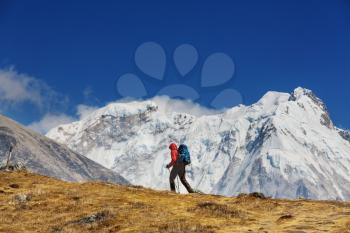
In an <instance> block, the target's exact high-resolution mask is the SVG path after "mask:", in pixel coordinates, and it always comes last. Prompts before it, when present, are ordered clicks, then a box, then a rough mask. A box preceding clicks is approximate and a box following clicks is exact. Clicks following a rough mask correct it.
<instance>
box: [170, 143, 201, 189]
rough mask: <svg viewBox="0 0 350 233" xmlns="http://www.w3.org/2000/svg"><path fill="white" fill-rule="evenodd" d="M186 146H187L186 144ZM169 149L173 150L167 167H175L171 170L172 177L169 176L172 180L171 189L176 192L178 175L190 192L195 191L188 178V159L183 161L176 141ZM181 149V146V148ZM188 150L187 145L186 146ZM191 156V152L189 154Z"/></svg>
mask: <svg viewBox="0 0 350 233" xmlns="http://www.w3.org/2000/svg"><path fill="white" fill-rule="evenodd" d="M183 146H184V145H181V146H180V147H183ZM185 147H186V146H185ZM169 149H170V151H171V153H170V154H171V162H170V163H169V164H168V165H166V168H167V169H169V168H171V167H173V168H172V169H171V172H170V177H169V181H170V189H171V191H172V192H175V191H176V190H175V178H176V177H177V176H179V177H180V180H181V183H182V184H183V186H185V188H186V189H187V191H188V192H189V193H194V191H193V189H192V188H191V186H190V185H189V183H188V182H187V180H186V177H185V175H186V169H185V167H186V165H187V164H188V163H187V162H186V161H183V159H181V158H180V156H179V152H178V149H177V145H176V144H175V143H172V144H170V146H169ZM179 149H180V148H179ZM186 150H187V147H186ZM188 156H189V154H188Z"/></svg>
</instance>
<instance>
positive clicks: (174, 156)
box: [167, 150, 177, 168]
mask: <svg viewBox="0 0 350 233" xmlns="http://www.w3.org/2000/svg"><path fill="white" fill-rule="evenodd" d="M176 159H177V151H176V150H172V151H171V162H170V163H169V164H168V165H167V167H168V168H170V167H172V166H174V164H175V163H176Z"/></svg>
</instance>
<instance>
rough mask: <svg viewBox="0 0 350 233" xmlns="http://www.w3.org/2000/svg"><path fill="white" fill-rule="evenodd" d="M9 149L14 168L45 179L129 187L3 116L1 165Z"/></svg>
mask: <svg viewBox="0 0 350 233" xmlns="http://www.w3.org/2000/svg"><path fill="white" fill-rule="evenodd" d="M10 147H13V148H14V149H13V152H12V157H11V160H10V162H11V164H18V163H21V164H22V165H24V166H25V167H26V168H27V169H28V170H30V171H33V172H36V173H39V174H42V175H46V176H52V177H56V178H59V179H62V180H66V181H91V180H101V181H109V182H114V183H120V184H127V183H128V182H127V181H126V180H125V179H124V178H123V177H121V176H120V175H118V174H117V173H116V172H114V171H111V170H109V169H107V168H105V167H103V166H101V165H100V164H98V163H96V162H94V161H92V160H90V159H88V158H86V157H84V156H82V155H80V154H78V153H76V152H74V151H72V150H70V149H69V148H67V146H64V145H60V144H58V143H57V142H55V141H53V140H51V139H49V138H47V137H44V136H42V135H40V134H38V133H36V132H34V131H32V130H30V129H26V128H24V127H23V126H21V125H19V124H18V123H16V122H14V121H12V120H10V119H8V118H6V117H4V116H2V115H0V164H2V165H4V164H6V162H7V159H8V152H9V148H10Z"/></svg>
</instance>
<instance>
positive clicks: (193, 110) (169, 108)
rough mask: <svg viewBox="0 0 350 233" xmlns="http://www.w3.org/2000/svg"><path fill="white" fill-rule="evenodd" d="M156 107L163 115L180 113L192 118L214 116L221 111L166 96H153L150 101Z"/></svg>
mask: <svg viewBox="0 0 350 233" xmlns="http://www.w3.org/2000/svg"><path fill="white" fill-rule="evenodd" d="M151 100H152V101H154V102H155V103H156V104H157V105H158V108H159V110H160V111H163V112H164V113H170V114H171V113H172V112H181V113H187V114H191V115H193V116H197V117H200V116H204V115H214V114H218V113H221V111H218V110H214V109H209V108H206V107H204V106H202V105H200V104H197V103H194V102H192V101H191V100H181V99H171V98H169V97H168V96H155V97H153V98H152V99H151Z"/></svg>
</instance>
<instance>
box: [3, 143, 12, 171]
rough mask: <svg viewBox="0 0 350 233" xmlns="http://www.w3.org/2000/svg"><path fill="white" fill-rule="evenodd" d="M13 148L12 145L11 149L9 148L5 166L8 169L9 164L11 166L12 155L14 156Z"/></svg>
mask: <svg viewBox="0 0 350 233" xmlns="http://www.w3.org/2000/svg"><path fill="white" fill-rule="evenodd" d="M12 150H13V147H12V146H10V149H9V152H8V157H7V161H6V167H5V169H6V170H8V169H9V166H10V160H11V157H12Z"/></svg>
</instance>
